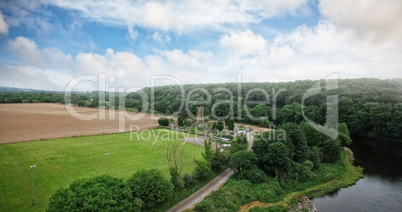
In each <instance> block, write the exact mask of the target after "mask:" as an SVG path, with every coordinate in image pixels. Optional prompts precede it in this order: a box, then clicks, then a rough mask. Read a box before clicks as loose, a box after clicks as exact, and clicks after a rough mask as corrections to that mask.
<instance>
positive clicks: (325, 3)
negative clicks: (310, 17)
mask: <svg viewBox="0 0 402 212" xmlns="http://www.w3.org/2000/svg"><path fill="white" fill-rule="evenodd" d="M319 8H320V12H321V13H322V14H323V15H324V17H325V18H327V19H328V20H330V21H332V22H334V23H335V24H336V25H337V26H338V27H339V28H346V29H352V30H354V31H355V32H356V33H357V34H358V35H359V37H361V38H363V39H369V40H372V41H374V42H386V43H387V42H395V41H398V42H399V43H401V42H402V40H401V37H402V22H401V20H402V12H401V11H402V1H400V0H381V1H375V0H354V1H350V0H321V1H320V4H319Z"/></svg>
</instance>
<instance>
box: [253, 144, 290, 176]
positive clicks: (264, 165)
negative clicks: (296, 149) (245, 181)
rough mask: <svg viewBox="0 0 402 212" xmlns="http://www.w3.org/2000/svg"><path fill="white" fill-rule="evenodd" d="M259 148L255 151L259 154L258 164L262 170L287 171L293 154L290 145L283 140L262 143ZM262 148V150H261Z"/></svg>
mask: <svg viewBox="0 0 402 212" xmlns="http://www.w3.org/2000/svg"><path fill="white" fill-rule="evenodd" d="M257 148H258V150H257V151H254V150H255V148H254V146H253V151H254V152H255V153H256V155H257V159H258V164H259V166H260V168H261V169H262V170H266V171H268V172H269V173H271V174H273V173H278V172H286V171H287V169H288V166H289V164H290V162H291V158H292V154H291V151H290V150H289V149H288V147H287V146H286V145H285V144H284V143H282V142H278V141H277V142H273V143H267V142H265V143H262V146H261V147H257ZM261 150H262V151H261Z"/></svg>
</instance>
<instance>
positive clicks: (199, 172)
mask: <svg viewBox="0 0 402 212" xmlns="http://www.w3.org/2000/svg"><path fill="white" fill-rule="evenodd" d="M196 163H197V165H196V166H195V168H194V176H195V178H196V179H199V180H201V179H205V178H206V177H208V175H210V174H212V170H211V164H210V163H209V162H208V161H205V160H204V161H196Z"/></svg>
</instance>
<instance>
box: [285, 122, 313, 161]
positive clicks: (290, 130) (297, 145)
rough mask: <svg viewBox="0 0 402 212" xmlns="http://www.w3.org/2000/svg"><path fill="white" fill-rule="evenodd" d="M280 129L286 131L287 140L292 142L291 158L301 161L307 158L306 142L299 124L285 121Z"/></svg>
mask: <svg viewBox="0 0 402 212" xmlns="http://www.w3.org/2000/svg"><path fill="white" fill-rule="evenodd" d="M282 129H283V130H284V131H285V132H286V139H287V142H291V143H292V144H293V152H294V155H293V160H294V161H296V162H298V163H301V162H303V161H304V160H306V159H307V150H308V146H307V142H306V139H305V137H304V135H303V133H302V131H301V130H300V128H299V125H296V124H294V123H286V124H284V125H282Z"/></svg>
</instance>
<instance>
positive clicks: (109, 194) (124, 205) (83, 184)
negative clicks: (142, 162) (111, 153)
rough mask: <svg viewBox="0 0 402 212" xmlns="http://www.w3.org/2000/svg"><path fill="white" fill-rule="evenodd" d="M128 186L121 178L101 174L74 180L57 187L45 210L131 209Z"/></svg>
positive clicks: (130, 195) (130, 196)
mask: <svg viewBox="0 0 402 212" xmlns="http://www.w3.org/2000/svg"><path fill="white" fill-rule="evenodd" d="M132 208H133V204H132V194H131V190H130V187H129V186H128V185H127V184H126V183H125V182H124V181H123V180H122V179H118V178H114V177H111V176H110V175H103V176H99V177H94V178H86V179H85V178H84V179H79V180H75V181H74V182H73V183H71V184H70V187H69V188H59V189H58V190H57V191H56V192H55V193H54V194H53V195H52V197H51V198H50V199H49V206H48V208H47V211H131V210H132Z"/></svg>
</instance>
